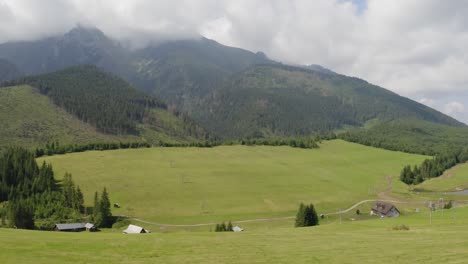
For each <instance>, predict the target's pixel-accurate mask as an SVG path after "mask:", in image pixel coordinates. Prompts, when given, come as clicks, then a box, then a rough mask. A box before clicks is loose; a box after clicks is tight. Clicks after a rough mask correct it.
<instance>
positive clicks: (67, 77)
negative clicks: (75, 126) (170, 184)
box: [6, 65, 166, 134]
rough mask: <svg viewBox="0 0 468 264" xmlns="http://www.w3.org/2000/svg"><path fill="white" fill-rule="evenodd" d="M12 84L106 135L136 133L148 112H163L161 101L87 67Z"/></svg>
mask: <svg viewBox="0 0 468 264" xmlns="http://www.w3.org/2000/svg"><path fill="white" fill-rule="evenodd" d="M15 82H16V83H15V84H29V85H31V86H34V87H37V88H39V90H40V91H41V93H43V94H46V95H47V96H49V97H50V98H51V99H52V100H53V102H54V103H55V104H57V105H58V106H60V107H63V108H64V109H66V110H67V111H68V112H69V113H71V114H73V115H75V116H77V117H78V118H79V119H81V120H82V121H84V122H87V123H90V124H92V125H94V126H95V127H96V128H98V129H99V130H101V131H102V132H105V133H111V134H125V133H135V131H136V124H137V123H141V122H143V120H144V119H145V118H146V117H147V114H148V111H149V110H150V109H152V108H163V109H166V104H165V103H163V102H162V101H161V100H159V99H157V98H155V97H152V96H149V95H147V94H145V93H144V92H143V91H140V90H137V89H136V88H134V87H132V86H131V85H129V84H128V83H126V82H125V81H124V80H122V79H120V78H118V77H116V76H113V75H110V74H108V73H105V72H103V71H101V70H99V69H98V68H97V67H95V66H90V65H84V66H76V67H71V68H67V69H65V70H61V71H58V72H54V73H49V74H44V75H38V76H31V77H26V78H22V79H19V80H17V81H15ZM6 84H12V83H6Z"/></svg>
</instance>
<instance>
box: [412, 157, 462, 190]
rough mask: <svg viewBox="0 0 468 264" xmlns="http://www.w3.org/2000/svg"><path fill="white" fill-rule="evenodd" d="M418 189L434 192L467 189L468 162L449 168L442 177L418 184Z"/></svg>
mask: <svg viewBox="0 0 468 264" xmlns="http://www.w3.org/2000/svg"><path fill="white" fill-rule="evenodd" d="M416 189H420V190H425V191H433V192H447V191H448V192H449V191H460V190H466V189H468V163H465V164H460V165H457V166H455V167H453V168H451V169H449V170H447V171H446V172H445V173H444V175H442V176H441V177H438V178H434V179H430V180H427V181H425V182H423V183H421V184H419V185H417V186H416Z"/></svg>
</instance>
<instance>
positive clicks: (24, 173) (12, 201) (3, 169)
mask: <svg viewBox="0 0 468 264" xmlns="http://www.w3.org/2000/svg"><path fill="white" fill-rule="evenodd" d="M104 196H105V197H107V198H104ZM106 199H107V202H101V203H100V204H99V208H104V209H106V211H102V212H103V213H101V215H102V216H103V217H102V219H104V220H103V222H102V225H98V226H102V227H107V226H108V225H109V222H108V221H111V220H109V219H111V218H112V215H110V216H109V214H110V202H109V200H108V194H107V192H106V191H105V195H104V192H103V196H102V198H101V201H105V200H106ZM0 202H3V203H2V204H3V206H2V208H1V210H0V216H1V218H2V225H4V224H7V221H6V220H8V226H11V227H16V228H25V229H33V228H38V229H46V230H50V229H51V228H53V226H54V224H55V223H59V222H71V221H73V222H74V221H80V222H81V221H82V220H83V217H85V216H84V215H83V213H85V207H84V198H83V193H82V192H81V189H80V187H79V186H77V185H75V183H74V181H73V178H72V175H71V174H68V173H66V174H65V176H64V178H63V180H62V181H61V182H58V181H57V180H55V178H54V171H53V169H52V166H51V165H50V164H46V163H43V164H42V165H41V166H38V164H37V163H36V160H35V154H34V153H32V152H29V151H28V150H26V149H23V148H8V149H7V150H6V151H5V152H4V153H3V154H2V155H1V156H0ZM107 204H109V206H107ZM98 211H99V210H98Z"/></svg>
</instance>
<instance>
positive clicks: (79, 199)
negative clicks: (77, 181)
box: [75, 186, 84, 213]
mask: <svg viewBox="0 0 468 264" xmlns="http://www.w3.org/2000/svg"><path fill="white" fill-rule="evenodd" d="M75 196H76V197H75V201H76V202H75V204H76V208H75V209H77V210H78V211H79V212H80V213H83V212H84V197H83V193H82V192H81V189H80V186H76V191H75Z"/></svg>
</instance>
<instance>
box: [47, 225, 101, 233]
mask: <svg viewBox="0 0 468 264" xmlns="http://www.w3.org/2000/svg"><path fill="white" fill-rule="evenodd" d="M54 229H55V231H62V232H81V231H85V230H86V231H96V227H95V226H94V225H93V224H91V223H70V224H55V228H54Z"/></svg>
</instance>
